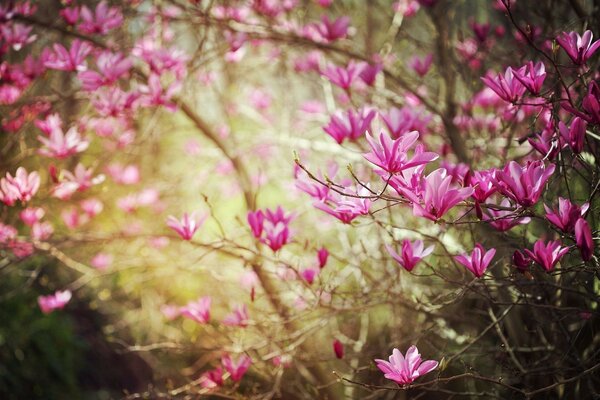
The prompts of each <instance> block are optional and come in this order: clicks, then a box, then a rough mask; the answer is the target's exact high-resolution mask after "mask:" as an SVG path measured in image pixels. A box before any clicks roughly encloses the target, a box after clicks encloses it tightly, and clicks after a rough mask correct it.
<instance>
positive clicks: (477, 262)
mask: <svg viewBox="0 0 600 400" xmlns="http://www.w3.org/2000/svg"><path fill="white" fill-rule="evenodd" d="M495 254H496V249H489V250H487V251H486V250H485V249H484V248H483V246H482V245H480V244H479V243H477V244H475V248H474V249H473V252H472V253H471V254H461V255H459V256H456V257H454V259H455V260H456V261H458V262H459V263H461V264H462V265H464V266H465V268H467V269H468V270H469V271H471V272H472V273H473V275H475V276H476V277H477V278H481V277H482V276H483V273H484V272H485V270H486V269H487V267H488V266H489V265H490V262H491V261H492V258H494V255H495Z"/></svg>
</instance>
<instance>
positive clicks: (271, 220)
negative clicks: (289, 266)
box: [247, 206, 293, 251]
mask: <svg viewBox="0 0 600 400" xmlns="http://www.w3.org/2000/svg"><path fill="white" fill-rule="evenodd" d="M292 218H293V216H292V215H291V214H285V212H284V211H283V209H282V208H281V206H278V207H277V209H276V210H275V211H273V210H271V209H268V208H267V209H265V211H262V210H257V211H250V212H248V216H247V220H248V225H250V229H251V230H252V234H253V235H254V237H255V238H257V239H259V240H260V241H261V242H262V243H264V244H266V245H267V246H269V247H270V248H271V250H273V251H277V250H279V249H281V248H282V247H283V246H284V245H286V244H287V243H288V241H289V239H290V230H289V227H288V225H289V223H290V221H291V220H292Z"/></svg>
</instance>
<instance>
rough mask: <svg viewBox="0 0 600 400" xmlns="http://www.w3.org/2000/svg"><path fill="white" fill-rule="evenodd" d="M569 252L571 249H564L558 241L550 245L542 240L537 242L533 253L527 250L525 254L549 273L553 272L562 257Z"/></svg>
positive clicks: (552, 241) (550, 242) (551, 242)
mask: <svg viewBox="0 0 600 400" xmlns="http://www.w3.org/2000/svg"><path fill="white" fill-rule="evenodd" d="M568 251H569V248H568V247H562V246H561V243H560V242H559V241H558V240H551V241H549V242H548V243H544V241H543V240H542V239H539V240H538V241H537V242H535V244H534V245H533V251H531V250H529V249H525V253H526V254H527V255H528V256H529V257H531V259H532V260H533V261H535V262H536V263H538V264H539V265H540V266H541V267H542V268H544V269H545V270H546V271H547V272H550V271H552V270H553V269H554V266H555V265H556V263H557V262H559V261H560V259H561V258H562V256H564V255H565V254H566V253H567V252H568Z"/></svg>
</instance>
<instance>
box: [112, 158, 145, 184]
mask: <svg viewBox="0 0 600 400" xmlns="http://www.w3.org/2000/svg"><path fill="white" fill-rule="evenodd" d="M106 172H107V173H108V174H109V175H110V177H111V178H112V179H113V180H114V181H115V182H116V183H118V184H121V185H135V184H137V183H139V182H140V169H139V168H138V166H137V165H135V164H131V165H126V166H123V165H121V164H119V163H113V164H110V165H108V166H107V167H106Z"/></svg>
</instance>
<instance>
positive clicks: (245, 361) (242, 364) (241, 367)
mask: <svg viewBox="0 0 600 400" xmlns="http://www.w3.org/2000/svg"><path fill="white" fill-rule="evenodd" d="M221 363H222V364H223V367H225V369H226V370H227V372H229V374H230V375H231V379H233V381H234V382H239V381H240V380H241V379H242V377H243V376H244V374H245V373H246V371H247V370H248V368H250V365H251V364H252V359H251V358H250V357H248V356H247V355H245V354H242V355H241V356H240V357H239V358H238V359H237V360H236V361H233V360H232V359H231V356H230V355H229V354H226V355H224V356H223V357H222V358H221Z"/></svg>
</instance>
